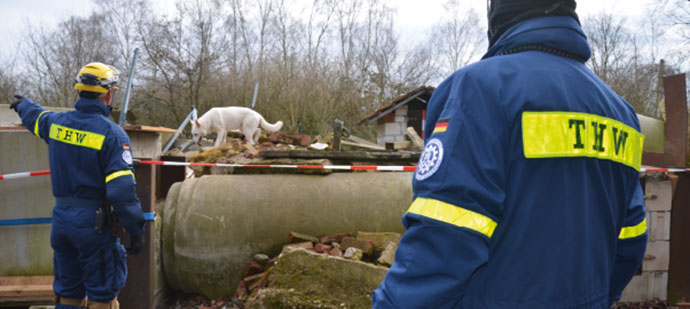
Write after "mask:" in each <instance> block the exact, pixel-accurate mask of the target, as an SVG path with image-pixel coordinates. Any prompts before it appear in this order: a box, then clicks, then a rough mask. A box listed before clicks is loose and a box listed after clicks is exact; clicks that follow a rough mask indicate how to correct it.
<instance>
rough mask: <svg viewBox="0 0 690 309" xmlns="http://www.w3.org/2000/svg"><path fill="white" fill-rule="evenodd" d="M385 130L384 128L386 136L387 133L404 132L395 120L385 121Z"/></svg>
mask: <svg viewBox="0 0 690 309" xmlns="http://www.w3.org/2000/svg"><path fill="white" fill-rule="evenodd" d="M385 130H386V135H387V136H388V135H393V136H395V135H400V134H404V132H403V130H402V128H401V126H400V124H399V123H395V122H390V123H386V128H385ZM392 142H395V141H392Z"/></svg>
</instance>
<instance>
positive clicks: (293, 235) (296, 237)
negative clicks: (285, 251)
mask: <svg viewBox="0 0 690 309" xmlns="http://www.w3.org/2000/svg"><path fill="white" fill-rule="evenodd" d="M305 241H310V242H319V238H318V237H314V236H310V235H306V234H302V233H297V232H290V235H289V236H288V242H289V243H296V242H305Z"/></svg>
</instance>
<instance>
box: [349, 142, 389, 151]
mask: <svg viewBox="0 0 690 309" xmlns="http://www.w3.org/2000/svg"><path fill="white" fill-rule="evenodd" d="M340 144H342V145H344V146H350V147H357V148H364V149H369V150H386V148H385V147H382V146H379V145H369V144H362V143H357V142H351V141H348V140H342V141H340Z"/></svg>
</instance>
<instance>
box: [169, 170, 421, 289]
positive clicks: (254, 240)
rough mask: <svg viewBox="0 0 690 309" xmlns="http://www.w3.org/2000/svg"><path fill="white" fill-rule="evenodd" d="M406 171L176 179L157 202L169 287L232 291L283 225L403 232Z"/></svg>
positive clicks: (318, 230)
mask: <svg viewBox="0 0 690 309" xmlns="http://www.w3.org/2000/svg"><path fill="white" fill-rule="evenodd" d="M411 201H412V173H409V172H390V173H383V172H379V173H333V174H330V175H328V176H315V175H222V176H203V177H201V178H196V179H189V180H186V181H184V182H180V183H176V184H174V185H173V186H172V187H171V188H170V191H169V192H168V196H167V199H166V202H165V207H164V209H163V211H162V212H163V214H162V218H163V224H162V231H161V232H162V233H161V249H162V253H161V254H162V263H163V270H164V273H165V277H166V280H167V283H168V285H169V286H170V287H172V288H174V289H177V290H181V291H184V292H197V293H202V294H204V295H206V296H207V297H211V298H215V297H218V296H222V295H232V294H233V293H234V292H235V289H236V288H237V285H238V284H239V282H240V280H241V276H242V271H244V269H245V268H246V267H247V266H248V264H249V262H250V261H251V260H252V257H253V256H254V255H255V254H258V253H264V254H269V255H275V254H277V253H279V252H280V250H281V247H282V245H283V244H285V243H286V242H287V239H288V234H289V233H290V232H293V231H294V232H299V233H304V234H309V235H312V236H321V235H326V234H333V233H342V232H355V231H370V232H404V228H403V226H402V223H401V220H400V219H401V217H402V215H403V213H404V212H405V211H406V210H407V208H408V207H409V205H410V203H411Z"/></svg>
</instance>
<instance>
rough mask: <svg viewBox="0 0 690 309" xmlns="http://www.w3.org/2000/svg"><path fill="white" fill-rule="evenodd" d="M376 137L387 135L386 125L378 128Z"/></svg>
mask: <svg viewBox="0 0 690 309" xmlns="http://www.w3.org/2000/svg"><path fill="white" fill-rule="evenodd" d="M376 135H378V136H384V135H386V125H378V126H376Z"/></svg>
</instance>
